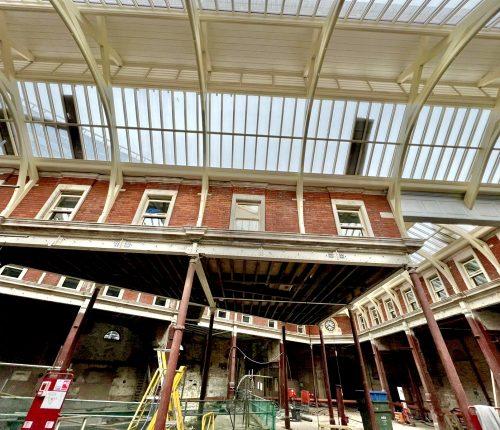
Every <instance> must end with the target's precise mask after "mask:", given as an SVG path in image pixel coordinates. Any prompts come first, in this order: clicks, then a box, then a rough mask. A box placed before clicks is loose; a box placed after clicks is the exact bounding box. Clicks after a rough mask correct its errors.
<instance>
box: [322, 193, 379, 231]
mask: <svg viewBox="0 0 500 430" xmlns="http://www.w3.org/2000/svg"><path fill="white" fill-rule="evenodd" d="M332 209H333V217H334V219H335V225H336V226H337V235H338V236H345V235H343V234H342V226H341V224H340V218H339V213H338V211H339V210H340V211H342V210H352V211H357V212H358V213H359V219H360V221H361V225H362V228H363V230H362V231H363V236H362V237H373V236H374V234H373V230H372V226H371V224H370V218H369V217H368V212H367V211H366V207H365V202H364V201H363V200H344V199H332ZM346 237H351V236H346ZM354 237H356V236H354Z"/></svg>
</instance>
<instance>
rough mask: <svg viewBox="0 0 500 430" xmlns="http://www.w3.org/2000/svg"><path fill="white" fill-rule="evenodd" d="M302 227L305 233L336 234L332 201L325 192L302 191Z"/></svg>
mask: <svg viewBox="0 0 500 430" xmlns="http://www.w3.org/2000/svg"><path fill="white" fill-rule="evenodd" d="M304 200H305V201H304V227H305V229H306V233H316V234H337V227H336V226H335V219H334V218H333V209H332V202H331V200H330V194H329V193H327V192H307V193H304Z"/></svg>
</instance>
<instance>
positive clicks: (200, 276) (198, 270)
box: [196, 259, 217, 308]
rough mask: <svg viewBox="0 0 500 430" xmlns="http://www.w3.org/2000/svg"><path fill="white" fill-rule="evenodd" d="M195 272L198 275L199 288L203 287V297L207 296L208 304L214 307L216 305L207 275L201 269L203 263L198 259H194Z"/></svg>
mask: <svg viewBox="0 0 500 430" xmlns="http://www.w3.org/2000/svg"><path fill="white" fill-rule="evenodd" d="M196 274H197V275H198V279H199V280H200V284H201V288H203V292H204V293H205V297H206V298H207V301H208V304H209V306H210V308H216V307H217V305H216V303H215V300H214V297H213V295H212V291H211V290H210V285H209V283H208V280H207V276H206V274H205V270H204V269H203V265H202V264H201V262H200V260H199V259H197V260H196Z"/></svg>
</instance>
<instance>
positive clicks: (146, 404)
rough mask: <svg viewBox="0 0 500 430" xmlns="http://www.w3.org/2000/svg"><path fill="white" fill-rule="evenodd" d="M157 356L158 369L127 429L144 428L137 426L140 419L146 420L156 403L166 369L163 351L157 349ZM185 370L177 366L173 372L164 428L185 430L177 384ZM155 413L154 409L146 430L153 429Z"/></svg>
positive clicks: (183, 367) (136, 429)
mask: <svg viewBox="0 0 500 430" xmlns="http://www.w3.org/2000/svg"><path fill="white" fill-rule="evenodd" d="M157 356H158V369H156V371H155V373H154V374H153V377H152V378H151V382H150V383H149V385H148V388H147V389H146V392H145V393H144V395H143V396H142V399H141V402H140V403H139V406H138V407H137V410H136V411H135V414H134V416H133V417H132V420H131V421H130V424H129V426H128V427H127V430H139V429H140V428H144V425H143V426H141V427H139V426H140V424H141V422H142V421H146V422H147V421H148V415H149V414H150V413H151V412H152V409H153V407H154V405H155V403H157V401H158V398H159V394H160V390H161V385H162V383H163V375H164V374H165V372H166V371H167V358H166V354H165V352H164V351H157ZM185 371H186V368H185V366H181V367H179V369H178V370H177V371H176V373H175V377H174V383H173V386H172V396H171V401H170V405H169V407H168V415H167V424H166V426H165V428H176V429H177V430H185V428H184V419H183V417H182V409H181V399H180V394H179V385H180V383H181V381H182V377H183V376H184V373H185ZM156 414H157V411H156V410H155V412H154V414H153V417H152V418H151V420H150V421H149V424H148V425H147V427H146V428H147V430H153V429H154V425H155V422H156Z"/></svg>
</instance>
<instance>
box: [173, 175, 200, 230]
mask: <svg viewBox="0 0 500 430" xmlns="http://www.w3.org/2000/svg"><path fill="white" fill-rule="evenodd" d="M200 192H201V186H195V185H182V184H181V185H180V186H179V191H178V193H177V197H176V199H175V205H174V209H173V211H172V216H171V218H170V222H169V224H168V225H169V226H173V227H174V226H194V225H196V220H197V219H198V211H199V208H200Z"/></svg>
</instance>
